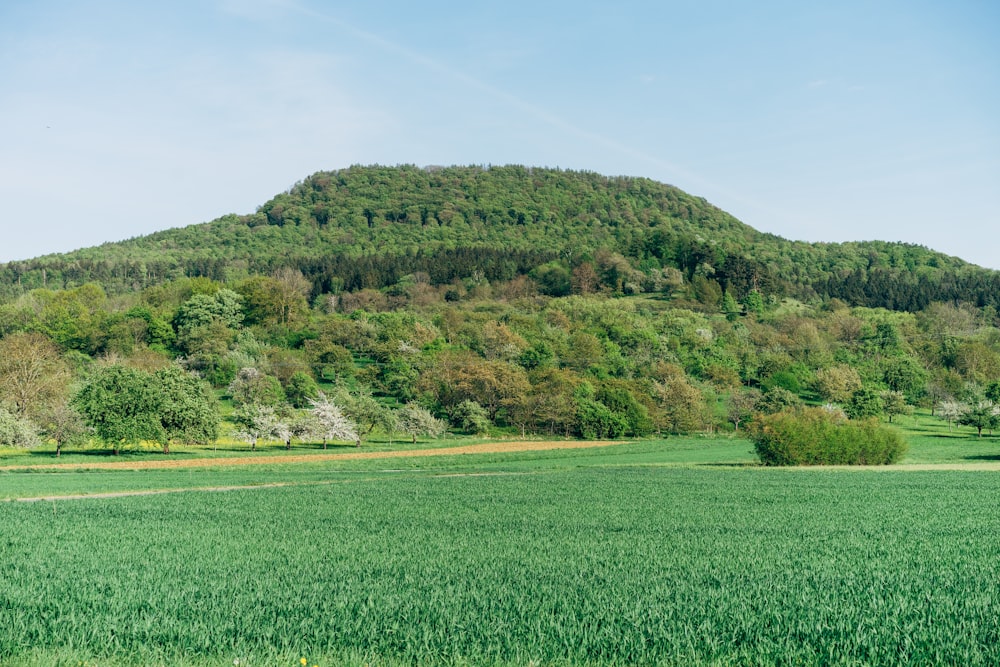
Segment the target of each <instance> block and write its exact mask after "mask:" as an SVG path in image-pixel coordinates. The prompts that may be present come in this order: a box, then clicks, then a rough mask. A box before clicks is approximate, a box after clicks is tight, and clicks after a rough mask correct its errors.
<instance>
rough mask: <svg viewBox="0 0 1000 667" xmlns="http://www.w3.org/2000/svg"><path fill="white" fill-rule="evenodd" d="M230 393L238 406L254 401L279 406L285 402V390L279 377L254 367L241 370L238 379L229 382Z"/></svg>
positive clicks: (272, 406)
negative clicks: (266, 373)
mask: <svg viewBox="0 0 1000 667" xmlns="http://www.w3.org/2000/svg"><path fill="white" fill-rule="evenodd" d="M229 395H230V396H232V397H233V405H235V406H237V407H239V406H240V405H245V404H247V403H253V404H256V405H266V406H268V407H271V408H277V407H278V406H280V405H282V404H283V403H284V402H285V390H284V389H282V388H281V382H280V381H279V380H278V378H276V377H274V376H273V375H265V374H264V373H261V372H260V371H259V370H257V369H256V368H252V367H251V368H241V369H240V370H239V372H238V373H237V374H236V379H234V380H233V381H232V382H231V383H230V384H229Z"/></svg>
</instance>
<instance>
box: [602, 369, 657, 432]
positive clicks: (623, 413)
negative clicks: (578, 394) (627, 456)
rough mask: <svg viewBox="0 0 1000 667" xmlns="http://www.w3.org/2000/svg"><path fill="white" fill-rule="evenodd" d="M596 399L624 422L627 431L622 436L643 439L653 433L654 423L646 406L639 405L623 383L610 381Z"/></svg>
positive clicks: (603, 386)
mask: <svg viewBox="0 0 1000 667" xmlns="http://www.w3.org/2000/svg"><path fill="white" fill-rule="evenodd" d="M595 398H596V400H597V401H598V402H599V403H602V404H604V405H606V406H607V408H608V409H609V410H611V412H613V413H614V414H615V415H617V416H620V417H621V418H622V419H623V420H624V423H625V430H624V431H623V432H622V435H631V436H634V437H639V438H641V437H643V436H646V435H649V434H650V433H651V432H652V431H653V422H652V420H651V419H650V418H649V411H648V410H647V409H646V406H645V405H643V404H641V403H639V401H637V400H636V398H635V396H634V395H633V394H632V392H631V391H629V389H628V387H627V386H625V385H624V384H623V383H621V381H610V380H609V381H607V382H605V383H603V384H602V385H601V388H600V389H599V390H598V391H597V394H596V396H595Z"/></svg>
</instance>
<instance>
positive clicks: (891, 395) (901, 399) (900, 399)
mask: <svg viewBox="0 0 1000 667" xmlns="http://www.w3.org/2000/svg"><path fill="white" fill-rule="evenodd" d="M881 396H882V412H884V413H885V414H886V415H887V416H888V417H889V423H890V424H891V423H892V418H893V417H894V416H895V415H908V414H911V413H912V412H913V408H912V407H910V406H909V405H908V404H907V403H906V397H905V396H904V395H903V392H901V391H883V392H882V395H881Z"/></svg>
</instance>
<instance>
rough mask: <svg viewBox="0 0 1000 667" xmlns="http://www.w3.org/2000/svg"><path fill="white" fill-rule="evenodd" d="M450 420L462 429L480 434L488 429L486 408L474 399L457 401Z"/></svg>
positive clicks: (488, 418) (489, 423)
mask: <svg viewBox="0 0 1000 667" xmlns="http://www.w3.org/2000/svg"><path fill="white" fill-rule="evenodd" d="M451 419H452V422H453V423H455V424H456V425H458V427H459V428H461V429H462V430H463V431H466V432H468V433H475V434H476V435H482V434H485V433H489V431H490V426H491V422H490V417H489V415H488V414H486V409H485V408H483V406H481V405H479V403H476V402H475V401H469V400H465V401H462V402H461V403H459V404H458V405H457V406H456V407H455V409H454V411H453V412H452V415H451Z"/></svg>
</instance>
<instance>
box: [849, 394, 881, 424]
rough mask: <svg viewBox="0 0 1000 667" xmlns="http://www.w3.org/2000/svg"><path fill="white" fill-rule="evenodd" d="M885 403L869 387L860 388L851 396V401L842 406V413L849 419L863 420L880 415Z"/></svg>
mask: <svg viewBox="0 0 1000 667" xmlns="http://www.w3.org/2000/svg"><path fill="white" fill-rule="evenodd" d="M884 410H885V401H884V400H883V399H882V395H881V394H880V393H879V392H878V391H876V390H875V389H872V388H871V387H862V388H861V389H858V390H857V391H855V392H854V393H853V394H851V400H850V401H848V402H847V405H845V406H844V412H845V413H846V414H847V416H848V417H850V418H851V419H864V418H866V417H875V416H877V415H880V414H882V412H883V411H884Z"/></svg>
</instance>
